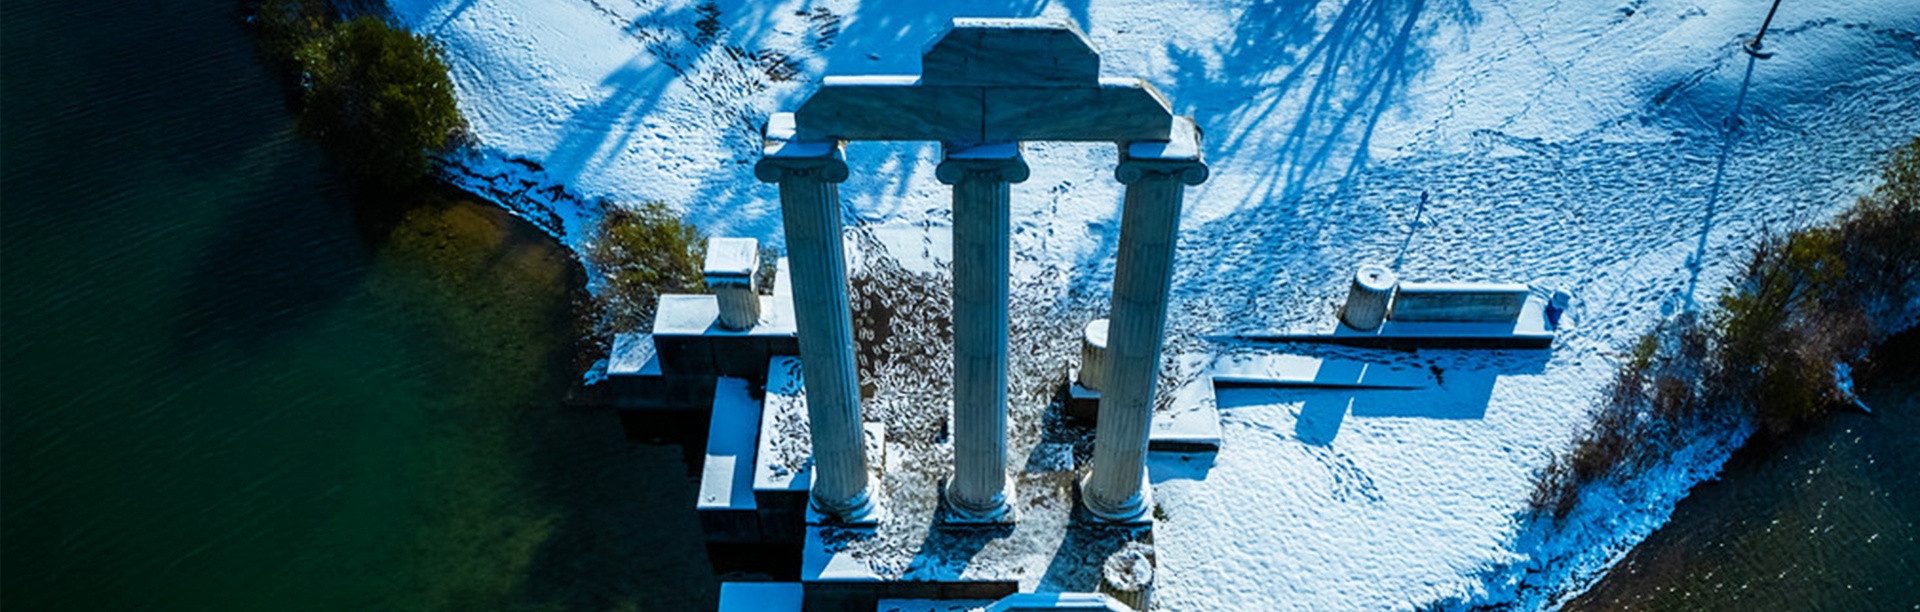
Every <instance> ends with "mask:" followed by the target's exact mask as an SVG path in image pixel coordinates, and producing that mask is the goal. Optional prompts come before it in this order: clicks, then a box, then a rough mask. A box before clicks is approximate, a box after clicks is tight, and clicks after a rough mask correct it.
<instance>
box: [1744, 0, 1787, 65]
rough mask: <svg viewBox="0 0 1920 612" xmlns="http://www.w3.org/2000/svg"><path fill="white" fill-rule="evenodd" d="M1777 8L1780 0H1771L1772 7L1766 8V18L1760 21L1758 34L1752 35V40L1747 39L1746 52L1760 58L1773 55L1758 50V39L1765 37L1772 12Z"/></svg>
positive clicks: (1771, 19)
mask: <svg viewBox="0 0 1920 612" xmlns="http://www.w3.org/2000/svg"><path fill="white" fill-rule="evenodd" d="M1779 10H1780V0H1773V7H1772V8H1769V9H1767V19H1766V20H1765V21H1762V22H1760V32H1759V33H1758V34H1754V35H1753V40H1750V41H1747V44H1746V49H1747V54H1749V55H1752V56H1754V57H1757V58H1760V59H1766V58H1769V57H1773V54H1772V53H1767V52H1765V51H1761V50H1760V39H1762V38H1766V36H1767V27H1768V26H1771V25H1773V14H1774V13H1775V12H1777V11H1779Z"/></svg>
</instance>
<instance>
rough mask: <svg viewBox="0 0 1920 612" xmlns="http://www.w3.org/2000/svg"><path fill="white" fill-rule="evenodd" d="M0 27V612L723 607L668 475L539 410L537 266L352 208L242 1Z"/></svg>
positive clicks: (591, 415) (502, 248)
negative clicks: (292, 106)
mask: <svg viewBox="0 0 1920 612" xmlns="http://www.w3.org/2000/svg"><path fill="white" fill-rule="evenodd" d="M0 26H3V27H4V33H3V35H0V46H3V47H4V55H0V58H3V59H0V61H4V65H0V78H4V81H3V82H0V96H3V97H0V120H3V123H0V140H3V142H4V148H3V149H0V188H3V189H4V190H3V191H0V266H4V268H0V269H3V270H4V275H3V276H0V298H3V300H4V301H3V302H0V347H3V349H0V350H3V352H0V553H3V555H4V557H3V558H0V608H3V609H5V610H9V611H15V610H18V611H23V612H25V611H36V610H148V609H152V610H309V609H311V610H362V609H379V610H443V609H456V608H458V609H473V610H496V609H572V610H682V609H711V608H712V606H713V601H714V598H715V592H716V588H717V587H716V585H715V583H714V578H713V576H712V575H711V573H710V572H709V571H708V570H707V569H706V568H707V562H706V557H705V552H704V550H703V549H702V548H701V545H700V540H699V529H698V525H697V523H696V522H695V518H694V516H693V514H692V513H691V512H690V511H688V510H687V509H688V508H691V507H692V503H693V495H694V490H693V485H692V484H691V482H690V481H688V479H687V478H686V466H685V465H684V463H683V461H682V459H681V454H680V451H679V450H678V449H677V448H671V447H660V446H647V445H635V444H629V443H627V442H625V441H624V440H623V439H622V438H621V434H620V431H619V426H618V424H617V423H616V421H615V419H614V418H613V416H612V415H611V414H608V413H603V412H590V411H581V410H574V409H568V408H563V407H561V406H560V403H559V398H560V397H561V395H562V394H563V393H564V392H565V390H566V388H567V386H568V384H569V382H570V380H571V379H572V377H573V375H572V369H571V359H572V356H573V355H572V353H573V351H574V346H573V340H572V338H573V334H572V323H571V321H572V317H573V312H572V308H573V300H572V298H573V295H574V292H575V291H576V290H577V287H578V286H579V283H580V273H579V271H578V268H577V266H575V265H574V264H572V262H571V261H570V260H569V259H568V258H567V257H566V256H565V254H564V253H563V252H562V251H561V250H559V249H558V247H557V246H556V245H553V244H551V242H550V241H548V240H546V239H545V238H544V237H543V236H540V235H538V234H537V233H536V232H533V231H531V230H530V229H529V228H528V227H527V226H525V225H524V224H521V223H518V222H517V221H513V220H511V219H510V218H507V217H505V216H503V215H501V214H499V213H497V212H496V211H494V210H492V209H489V208H486V207H481V206H475V205H472V204H468V203H462V202H457V201H451V200H446V199H443V198H438V197H432V196H429V195H420V196H410V197H409V199H410V200H411V201H412V202H413V203H414V207H413V208H412V209H411V212H409V213H407V214H406V215H404V216H400V217H398V218H395V217H394V216H381V215H370V214H364V213H356V210H367V206H368V204H367V202H368V200H369V198H368V197H367V196H365V195H358V196H357V195H355V194H354V193H352V190H350V189H348V188H347V187H346V186H345V185H343V184H342V183H341V182H339V181H338V180H337V179H336V178H335V177H334V175H333V174H332V173H331V172H330V171H329V169H328V168H327V167H326V166H325V163H324V160H323V159H322V158H321V156H320V155H319V153H318V152H317V150H316V149H315V148H314V147H313V146H311V145H310V144H309V143H306V142H304V141H302V140H300V139H298V138H296V137H295V136H294V135H293V134H292V133H291V121H290V118H289V116H288V114H287V110H286V108H285V105H284V99H283V97H282V92H281V90H280V88H279V86H278V85H277V84H276V83H275V82H274V81H273V79H272V78H271V76H270V75H269V74H268V73H267V71H266V70H265V68H264V67H263V66H262V65H261V64H260V62H259V61H258V60H257V59H256V56H255V55H254V51H253V41H252V39H251V38H250V34H249V33H248V31H247V30H246V28H245V25H244V23H243V22H242V21H241V19H240V16H239V5H238V4H237V3H236V2H231V1H227V0H214V1H208V2H176V3H165V4H163V5H153V6H132V5H124V4H122V5H115V6H107V5H103V4H102V3H91V2H77V3H74V2H67V3H61V2H26V1H22V0H8V1H7V2H4V3H0ZM375 217H379V218H375Z"/></svg>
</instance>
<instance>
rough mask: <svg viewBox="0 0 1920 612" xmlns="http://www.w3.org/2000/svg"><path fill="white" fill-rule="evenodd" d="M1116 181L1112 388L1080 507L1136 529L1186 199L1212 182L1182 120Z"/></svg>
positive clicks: (1133, 157) (1127, 151)
mask: <svg viewBox="0 0 1920 612" xmlns="http://www.w3.org/2000/svg"><path fill="white" fill-rule="evenodd" d="M1114 176H1115V177H1116V178H1118V179H1119V180H1120V182H1121V183H1124V184H1126V186H1127V191H1126V199H1125V201H1124V202H1123V204H1122V209H1121V213H1120V244H1119V251H1120V252H1119V261H1118V262H1116V264H1115V267H1114V275H1113V313H1112V316H1111V321H1110V323H1109V324H1108V325H1109V326H1108V328H1107V351H1108V353H1107V371H1106V373H1105V375H1104V376H1103V377H1102V379H1103V380H1104V381H1105V384H1106V387H1105V388H1104V389H1102V391H1101V394H1100V417H1099V421H1098V423H1097V425H1096V427H1097V431H1096V433H1095V437H1094V450H1093V472H1092V473H1091V474H1089V475H1088V476H1087V481H1086V483H1085V484H1084V486H1083V487H1082V501H1083V502H1084V503H1085V505H1086V507H1087V510H1088V511H1089V512H1090V513H1092V514H1093V515H1094V517H1096V518H1099V519H1101V520H1107V521H1117V522H1131V521H1138V520H1144V518H1145V515H1146V513H1147V510H1148V500H1149V497H1148V493H1147V491H1146V484H1145V481H1146V454H1147V437H1148V434H1149V433H1150V427H1151V425H1152V421H1153V405H1154V391H1155V383H1156V381H1157V379H1158V373H1159V369H1160V344H1161V335H1162V333H1164V332H1165V330H1166V320H1167V291H1168V289H1169V288H1170V287H1171V284H1172V274H1173V255H1174V250H1173V249H1174V241H1175V237H1176V235H1177V233H1178V230H1179V227H1180V205H1181V200H1182V197H1183V195H1184V191H1185V188H1186V186H1187V185H1198V184H1200V183H1201V182H1203V181H1205V180H1206V179H1207V166H1206V163H1205V162H1204V161H1203V160H1202V159H1201V157H1200V150H1199V133H1198V131H1197V130H1195V129H1194V128H1193V124H1192V123H1191V122H1189V121H1186V120H1184V119H1177V120H1176V121H1175V129H1174V134H1173V140H1172V141H1171V142H1166V143H1136V144H1132V145H1129V146H1127V147H1125V148H1124V149H1122V151H1121V155H1120V164H1119V167H1118V168H1117V169H1115V171H1114Z"/></svg>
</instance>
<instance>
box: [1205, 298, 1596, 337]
mask: <svg viewBox="0 0 1920 612" xmlns="http://www.w3.org/2000/svg"><path fill="white" fill-rule="evenodd" d="M1545 309H1546V302H1545V300H1541V299H1539V298H1533V297H1530V298H1527V300H1526V302H1525V304H1523V305H1522V307H1521V309H1520V315H1519V317H1518V318H1516V319H1515V320H1514V321H1511V322H1506V323H1484V322H1464V323H1450V322H1426V321H1395V320H1391V319H1389V320H1388V321H1386V322H1385V323H1381V324H1380V327H1379V328H1378V329H1375V330H1373V331H1364V332H1363V331H1359V330H1355V329H1353V328H1351V327H1347V326H1345V325H1340V324H1338V323H1335V324H1333V325H1332V326H1331V329H1326V330H1324V331H1304V330H1303V331H1287V332H1277V333H1253V334H1239V335H1233V336H1218V337H1215V338H1214V339H1218V340H1227V341H1234V342H1273V343H1288V342H1299V343H1317V344H1341V345H1347V346H1361V347H1369V348H1507V349H1545V348H1549V347H1551V346H1552V345H1553V338H1554V334H1555V330H1557V329H1559V328H1562V327H1566V326H1568V325H1570V324H1571V322H1570V321H1568V320H1567V319H1566V318H1565V315H1562V319H1561V321H1560V324H1559V325H1557V326H1555V325H1549V324H1548V323H1547V318H1546V314H1545Z"/></svg>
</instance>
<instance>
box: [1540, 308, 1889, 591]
mask: <svg viewBox="0 0 1920 612" xmlns="http://www.w3.org/2000/svg"><path fill="white" fill-rule="evenodd" d="M1872 359H1873V362H1874V363H1875V364H1876V365H1875V367H1874V368H1873V370H1872V371H1871V372H1867V373H1864V375H1863V377H1862V379H1861V381H1860V382H1861V385H1860V389H1859V390H1860V395H1861V398H1862V400H1863V401H1865V402H1866V403H1867V405H1868V406H1870V407H1872V408H1873V409H1874V413H1873V414H1872V415H1865V414H1858V413H1852V412H1848V413H1842V414H1837V415H1834V416H1833V417H1832V418H1831V419H1829V420H1827V421H1825V422H1823V423H1820V424H1818V425H1816V426H1813V427H1810V428H1809V429H1808V430H1807V431H1805V432H1803V433H1801V434H1798V435H1794V436H1790V437H1787V438H1785V439H1781V440H1771V441H1757V442H1755V443H1752V444H1749V445H1748V447H1747V448H1744V449H1741V451H1740V452H1738V453H1736V454H1735V455H1734V457H1733V459H1732V460H1730V461H1728V462H1727V466H1726V468H1725V470H1724V472H1723V473H1722V474H1721V477H1720V480H1719V481H1717V482H1710V483H1704V484H1701V485H1700V486H1698V487H1695V488H1694V490H1693V492H1692V493H1691V494H1689V495H1688V497H1687V498H1686V499H1684V500H1681V502H1680V503H1679V504H1678V505H1677V506H1675V507H1674V512H1673V517H1672V520H1671V521H1670V522H1668V524H1667V525H1666V526H1664V527H1661V528H1660V530H1659V531H1657V532H1654V534H1653V535H1652V536H1651V537H1649V538H1647V540H1646V541H1645V542H1642V543H1641V544H1640V546H1638V547H1636V548H1635V549H1634V550H1633V552H1631V553H1628V555H1627V557H1626V559H1624V560H1622V561H1621V562H1620V564H1619V565H1618V566H1617V567H1615V568H1614V570H1613V571H1612V572H1610V573H1609V574H1608V575H1607V576H1606V577H1605V578H1603V579H1602V580H1601V581H1600V583H1599V584H1598V585H1596V586H1595V587H1594V588H1593V589H1592V590H1590V591H1588V592H1587V593H1586V594H1585V595H1583V596H1581V597H1580V598H1579V599H1578V600H1575V601H1574V602H1573V603H1572V604H1570V605H1568V606H1567V608H1566V609H1568V610H1728V611H1738V612H1758V611H1762V610H1920V444H1916V442H1920V331H1909V332H1907V333H1906V334H1903V335H1901V336H1899V337H1897V338H1896V339H1895V340H1893V341H1890V342H1888V343H1886V344H1885V345H1882V346H1881V347H1880V349H1879V350H1877V351H1876V352H1875V354H1874V355H1873V357H1872Z"/></svg>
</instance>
